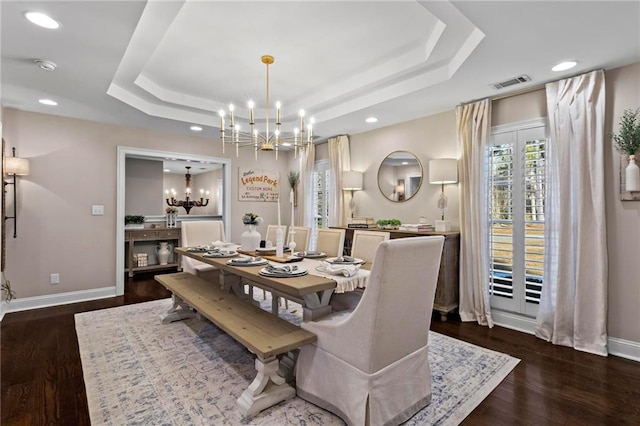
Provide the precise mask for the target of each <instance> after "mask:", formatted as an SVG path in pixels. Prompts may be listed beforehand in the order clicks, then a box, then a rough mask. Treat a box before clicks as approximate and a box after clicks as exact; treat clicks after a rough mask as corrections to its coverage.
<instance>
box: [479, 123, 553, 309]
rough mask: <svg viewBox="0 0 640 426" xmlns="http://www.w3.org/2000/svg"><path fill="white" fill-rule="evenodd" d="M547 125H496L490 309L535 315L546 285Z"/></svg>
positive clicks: (491, 150)
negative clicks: (544, 275)
mask: <svg viewBox="0 0 640 426" xmlns="http://www.w3.org/2000/svg"><path fill="white" fill-rule="evenodd" d="M546 143H547V140H546V127H545V123H544V121H542V120H536V121H534V122H527V123H522V124H519V125H516V126H508V127H507V126H500V127H495V128H494V129H493V132H492V138H491V144H490V145H489V146H488V147H487V152H486V154H487V155H486V161H487V164H486V165H487V167H486V171H487V185H488V188H487V189H488V191H487V194H488V200H487V206H488V208H489V227H488V229H489V262H490V264H489V291H490V295H491V306H492V307H493V308H498V309H503V310H507V311H512V312H517V313H522V314H526V315H531V316H535V315H536V313H537V305H538V303H539V301H540V293H541V291H542V286H543V285H544V277H543V269H544V268H543V266H544V226H545V222H544V213H545V198H544V197H545V159H546Z"/></svg>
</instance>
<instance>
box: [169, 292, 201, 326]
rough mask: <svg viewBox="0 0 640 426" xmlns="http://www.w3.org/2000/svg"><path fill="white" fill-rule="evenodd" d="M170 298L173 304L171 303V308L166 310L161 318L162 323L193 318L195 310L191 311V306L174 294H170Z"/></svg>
mask: <svg viewBox="0 0 640 426" xmlns="http://www.w3.org/2000/svg"><path fill="white" fill-rule="evenodd" d="M172 298H173V305H171V308H170V309H169V310H168V311H167V316H166V317H164V318H163V319H162V323H163V324H169V323H170V322H174V321H180V320H183V319H187V318H193V317H194V316H195V312H193V310H191V307H190V306H189V305H187V304H186V303H184V301H183V300H182V299H180V298H179V297H178V296H176V295H175V294H174V295H172Z"/></svg>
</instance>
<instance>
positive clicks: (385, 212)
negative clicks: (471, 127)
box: [350, 111, 459, 229]
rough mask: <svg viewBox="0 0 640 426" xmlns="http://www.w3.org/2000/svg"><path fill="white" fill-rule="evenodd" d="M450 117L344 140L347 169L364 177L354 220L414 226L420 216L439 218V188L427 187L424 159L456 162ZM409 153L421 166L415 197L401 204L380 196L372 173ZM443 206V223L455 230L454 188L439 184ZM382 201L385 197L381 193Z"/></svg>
mask: <svg viewBox="0 0 640 426" xmlns="http://www.w3.org/2000/svg"><path fill="white" fill-rule="evenodd" d="M455 129H456V126H455V112H454V111H447V112H444V113H441V114H436V115H432V116H429V117H425V118H421V119H418V120H413V121H409V122H406V123H401V124H398V125H395V126H389V127H384V128H382V129H378V130H374V131H371V132H366V133H360V134H357V135H352V136H351V137H350V146H351V169H352V170H357V171H361V172H364V190H362V191H356V192H355V193H354V198H355V200H356V203H357V211H358V215H359V216H373V217H374V218H376V220H377V219H391V218H396V219H400V221H401V222H403V223H418V221H419V220H420V216H424V217H426V218H427V219H428V220H429V222H430V223H433V221H434V220H436V219H439V218H440V211H439V210H438V209H437V201H438V197H440V185H431V184H429V160H432V159H434V158H458V156H459V154H458V149H457V144H456V131H455ZM399 150H402V151H409V152H412V153H413V154H414V155H415V156H416V157H417V158H418V161H420V163H421V164H422V170H423V180H422V186H421V187H420V190H419V191H418V193H417V194H416V195H415V196H414V197H412V198H411V199H410V200H407V201H405V202H402V203H397V202H393V201H391V200H389V199H388V198H387V197H385V194H383V193H382V192H381V191H380V190H379V188H378V169H379V168H380V165H381V164H382V161H383V160H384V159H385V157H386V156H387V155H389V154H390V153H391V152H393V151H399ZM445 194H446V195H447V197H448V199H449V204H448V207H447V210H446V213H445V215H446V216H445V218H446V219H449V220H451V222H452V224H453V226H454V227H455V228H456V229H459V214H458V206H459V201H458V200H459V191H458V185H445ZM386 195H387V196H388V195H389V194H386Z"/></svg>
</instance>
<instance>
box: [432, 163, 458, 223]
mask: <svg viewBox="0 0 640 426" xmlns="http://www.w3.org/2000/svg"><path fill="white" fill-rule="evenodd" d="M457 182H458V160H456V159H455V158H438V159H436V160H430V161H429V183H431V184H440V185H442V191H441V192H440V198H439V199H438V209H439V210H440V213H441V217H440V220H436V221H435V228H436V231H437V232H446V231H451V222H450V221H448V220H444V211H445V209H446V208H447V197H446V196H445V195H444V184H445V183H457Z"/></svg>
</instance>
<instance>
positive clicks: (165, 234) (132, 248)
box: [124, 227, 181, 278]
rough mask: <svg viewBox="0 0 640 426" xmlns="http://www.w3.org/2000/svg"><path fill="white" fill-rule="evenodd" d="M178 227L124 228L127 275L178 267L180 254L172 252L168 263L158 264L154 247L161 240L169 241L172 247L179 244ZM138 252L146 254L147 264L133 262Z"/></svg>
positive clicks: (179, 268)
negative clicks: (140, 264) (141, 264)
mask: <svg viewBox="0 0 640 426" xmlns="http://www.w3.org/2000/svg"><path fill="white" fill-rule="evenodd" d="M180 235H181V234H180V228H164V227H156V228H145V229H125V231H124V243H125V256H126V258H125V259H126V268H127V269H126V272H128V273H129V277H130V278H131V277H133V275H134V274H135V273H136V272H146V271H155V270H160V269H172V268H178V270H181V267H180V255H178V254H175V253H172V254H171V258H169V263H168V264H166V265H160V264H158V260H157V257H156V254H155V248H156V246H158V244H159V243H160V242H161V241H166V242H169V243H170V244H171V245H172V246H173V247H178V246H179V245H180ZM140 253H143V254H147V256H148V258H147V259H148V260H147V262H146V263H147V264H146V265H144V266H138V265H137V264H136V263H135V262H134V256H135V255H138V254H140Z"/></svg>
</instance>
